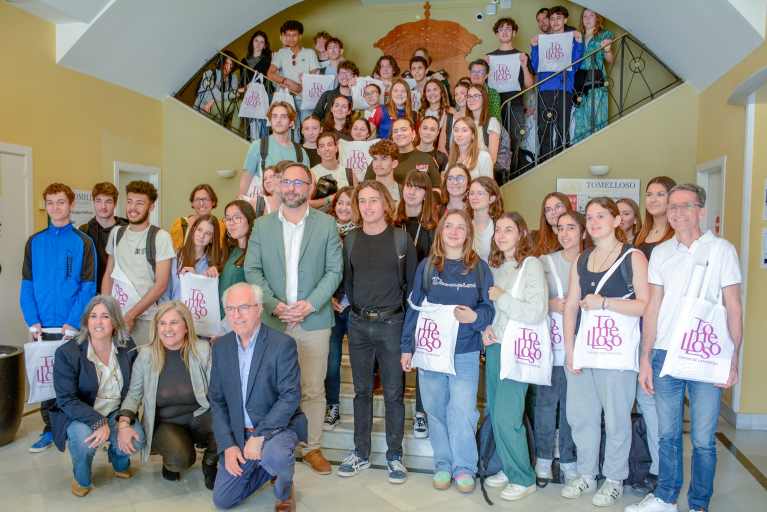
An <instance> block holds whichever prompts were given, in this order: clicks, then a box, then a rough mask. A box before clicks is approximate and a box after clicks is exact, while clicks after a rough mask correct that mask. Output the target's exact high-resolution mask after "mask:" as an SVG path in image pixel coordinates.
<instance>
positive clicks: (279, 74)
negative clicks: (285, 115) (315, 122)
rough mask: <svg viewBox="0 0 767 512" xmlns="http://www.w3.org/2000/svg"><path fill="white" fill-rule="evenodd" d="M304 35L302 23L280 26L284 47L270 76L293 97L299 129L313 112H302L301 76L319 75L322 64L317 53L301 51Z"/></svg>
mask: <svg viewBox="0 0 767 512" xmlns="http://www.w3.org/2000/svg"><path fill="white" fill-rule="evenodd" d="M303 35H304V26H303V24H302V23H301V22H300V21H296V20H288V21H286V22H285V23H283V24H282V26H281V27H280V41H282V48H280V49H279V50H278V51H276V52H275V53H274V56H273V57H272V64H271V66H269V71H268V73H267V76H268V78H269V80H271V81H273V82H276V83H278V84H280V85H281V86H283V87H286V88H287V89H288V90H289V91H290V92H291V93H293V94H294V101H295V103H296V111H298V122H297V123H296V126H301V122H302V121H303V120H304V119H306V118H307V117H309V115H310V114H311V113H312V111H311V110H302V109H301V77H302V76H303V74H304V73H312V74H317V73H319V72H320V63H319V61H318V60H317V54H316V53H314V50H312V49H310V48H301V37H302V36H303ZM294 140H295V141H296V142H301V130H299V129H296V130H295V131H294Z"/></svg>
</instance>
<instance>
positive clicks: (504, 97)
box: [488, 48, 535, 106]
mask: <svg viewBox="0 0 767 512" xmlns="http://www.w3.org/2000/svg"><path fill="white" fill-rule="evenodd" d="M515 53H525V52H520V51H519V50H517V49H516V48H514V49H513V50H493V51H492V52H489V53H488V55H514V54H515ZM525 55H527V54H526V53H525ZM527 69H528V71H530V73H532V74H535V71H534V70H533V65H532V63H531V62H530V56H529V55H527ZM518 80H519V88H520V90H522V89H524V88H525V74H524V72H523V71H522V66H520V67H519V78H518ZM498 94H500V95H501V103H503V102H504V101H506V100H507V99H509V98H511V97H512V96H514V95H515V94H519V91H510V92H501V93H498ZM511 103H512V105H520V106H521V105H524V98H523V97H522V96H520V97H519V98H517V99H515V100H514V101H512V102H511Z"/></svg>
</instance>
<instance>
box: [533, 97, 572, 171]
mask: <svg viewBox="0 0 767 512" xmlns="http://www.w3.org/2000/svg"><path fill="white" fill-rule="evenodd" d="M562 94H563V91H562V89H557V90H556V91H540V92H538V159H539V161H542V160H546V159H547V158H550V157H552V156H554V155H555V154H556V153H559V152H560V151H562V150H563V149H564V148H565V146H569V145H570V113H571V112H572V109H573V95H572V93H570V92H566V91H565V92H564V98H563V96H562Z"/></svg>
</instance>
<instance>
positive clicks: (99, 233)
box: [80, 181, 128, 286]
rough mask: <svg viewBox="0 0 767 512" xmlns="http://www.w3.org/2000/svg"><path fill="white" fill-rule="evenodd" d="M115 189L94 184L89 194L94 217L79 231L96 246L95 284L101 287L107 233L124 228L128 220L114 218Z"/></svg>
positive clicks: (105, 256)
mask: <svg viewBox="0 0 767 512" xmlns="http://www.w3.org/2000/svg"><path fill="white" fill-rule="evenodd" d="M117 195H118V192H117V187H115V186H114V185H113V184H112V183H109V182H108V181H104V182H101V183H96V184H95V185H94V186H93V191H92V192H91V198H92V199H93V211H94V213H95V214H96V215H94V216H93V218H92V219H91V220H89V221H88V222H87V223H85V224H83V225H82V226H80V231H82V232H84V233H87V234H88V236H90V237H91V240H93V243H94V244H95V245H96V256H97V257H98V265H97V267H96V270H97V272H98V273H97V275H96V278H97V279H96V283H97V286H101V281H102V280H103V279H104V270H106V268H107V258H108V255H107V240H109V233H111V232H112V228H113V227H115V226H125V225H127V224H128V219H123V218H122V217H117V216H115V206H117Z"/></svg>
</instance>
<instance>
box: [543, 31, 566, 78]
mask: <svg viewBox="0 0 767 512" xmlns="http://www.w3.org/2000/svg"><path fill="white" fill-rule="evenodd" d="M574 33H575V32H563V33H561V34H540V35H539V36H538V72H539V73H540V72H553V73H556V72H557V71H562V70H563V69H565V68H567V67H569V66H570V64H572V63H573V34H574Z"/></svg>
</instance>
